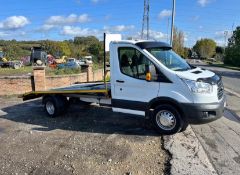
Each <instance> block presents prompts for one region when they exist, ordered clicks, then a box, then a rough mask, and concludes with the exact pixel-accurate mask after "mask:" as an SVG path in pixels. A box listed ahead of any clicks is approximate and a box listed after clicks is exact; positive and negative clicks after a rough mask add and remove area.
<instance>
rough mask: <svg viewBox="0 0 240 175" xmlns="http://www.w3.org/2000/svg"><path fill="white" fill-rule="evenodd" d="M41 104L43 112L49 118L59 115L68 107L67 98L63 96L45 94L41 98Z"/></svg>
mask: <svg viewBox="0 0 240 175" xmlns="http://www.w3.org/2000/svg"><path fill="white" fill-rule="evenodd" d="M43 104H44V109H45V112H46V113H47V115H48V116H49V117H51V118H54V117H58V116H60V115H61V114H63V113H64V112H66V109H67V107H68V101H67V98H66V97H64V96H46V97H44V98H43Z"/></svg>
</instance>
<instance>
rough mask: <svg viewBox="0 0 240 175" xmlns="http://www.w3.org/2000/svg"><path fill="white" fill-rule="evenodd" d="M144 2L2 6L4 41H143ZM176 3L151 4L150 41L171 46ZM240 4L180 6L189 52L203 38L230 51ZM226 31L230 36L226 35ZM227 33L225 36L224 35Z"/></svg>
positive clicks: (199, 1)
mask: <svg viewBox="0 0 240 175" xmlns="http://www.w3.org/2000/svg"><path fill="white" fill-rule="evenodd" d="M143 4H144V1H143V0H131V1H130V0H41V1H35V0H21V1H20V0H1V6H0V39H6V40H11V39H16V40H44V39H50V40H68V39H73V38H74V37H75V36H89V35H94V36H96V37H98V38H99V39H100V40H102V38H103V33H104V32H106V33H120V34H122V35H123V38H128V37H133V38H134V39H140V36H141V28H142V19H143ZM171 9H172V0H150V12H149V13H150V14H149V17H150V20H149V23H150V38H151V39H154V40H159V41H164V42H169V35H170V29H171ZM239 12H240V1H239V0H176V18H175V26H176V27H177V28H178V29H179V30H181V31H183V32H184V36H185V39H184V40H185V46H187V47H192V46H193V45H194V44H195V42H196V41H197V40H199V39H201V38H211V39H214V40H215V41H216V42H217V44H218V45H221V46H224V45H225V34H226V36H227V37H230V36H231V33H232V31H233V30H234V29H235V28H236V27H237V26H239V25H240V13H239ZM226 31H227V33H226ZM224 33H225V34H224Z"/></svg>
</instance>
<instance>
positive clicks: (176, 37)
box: [173, 27, 186, 58]
mask: <svg viewBox="0 0 240 175" xmlns="http://www.w3.org/2000/svg"><path fill="white" fill-rule="evenodd" d="M173 50H174V51H175V52H176V53H177V54H178V55H180V56H182V57H185V56H186V55H185V50H184V33H183V32H182V31H181V30H178V29H177V28H176V27H174V33H173ZM185 58H186V57H185Z"/></svg>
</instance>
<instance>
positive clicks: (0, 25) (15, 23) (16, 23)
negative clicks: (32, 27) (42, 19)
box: [0, 16, 30, 30]
mask: <svg viewBox="0 0 240 175" xmlns="http://www.w3.org/2000/svg"><path fill="white" fill-rule="evenodd" d="M29 23H30V21H29V20H28V19H27V18H26V17H25V16H10V17H8V18H6V19H5V20H3V21H1V22H0V29H4V30H15V29H19V28H22V27H24V26H26V25H27V24H29Z"/></svg>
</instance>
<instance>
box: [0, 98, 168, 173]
mask: <svg viewBox="0 0 240 175" xmlns="http://www.w3.org/2000/svg"><path fill="white" fill-rule="evenodd" d="M150 128H151V127H150V126H149V125H147V124H146V121H145V120H143V119H139V118H137V117H134V116H129V115H125V114H117V113H112V112H111V109H110V108H100V107H98V106H94V105H91V106H88V107H86V106H85V107H79V106H74V107H71V108H70V109H69V112H68V113H67V114H65V115H64V116H62V117H59V118H55V119H51V118H48V117H46V115H45V113H44V111H43V108H41V101H40V100H35V101H31V102H26V103H22V102H21V99H17V98H16V97H7V98H6V97H0V143H1V149H0V167H1V168H0V174H1V175H4V174H37V175H41V174H64V175H67V174H97V175H100V174H114V175H115V174H132V175H135V174H138V175H141V174H144V175H145V174H168V172H167V170H168V169H169V167H168V166H167V164H168V163H169V161H168V160H169V155H168V153H167V152H166V151H165V150H164V149H163V146H162V137H161V136H158V134H156V133H155V131H153V130H151V129H150Z"/></svg>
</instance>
